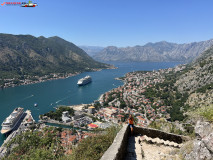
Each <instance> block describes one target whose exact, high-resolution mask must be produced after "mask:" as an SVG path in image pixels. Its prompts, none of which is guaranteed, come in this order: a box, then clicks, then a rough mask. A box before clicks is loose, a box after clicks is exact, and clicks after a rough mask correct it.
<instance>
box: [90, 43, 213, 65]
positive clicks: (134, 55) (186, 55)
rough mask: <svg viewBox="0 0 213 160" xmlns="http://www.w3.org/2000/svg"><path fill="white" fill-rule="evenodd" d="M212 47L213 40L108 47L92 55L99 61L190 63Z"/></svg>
mask: <svg viewBox="0 0 213 160" xmlns="http://www.w3.org/2000/svg"><path fill="white" fill-rule="evenodd" d="M212 45H213V40H208V41H202V42H193V43H187V44H176V43H169V42H165V41H162V42H157V43H148V44H146V45H144V46H135V47H126V48H117V47H115V46H109V47H106V48H105V49H103V50H102V51H100V52H99V53H97V54H96V55H94V56H93V57H94V59H96V60H99V61H153V62H163V61H186V62H188V61H191V60H193V59H194V58H195V57H197V56H199V55H200V54H201V53H202V52H203V51H205V50H206V49H208V48H209V47H210V46H212Z"/></svg>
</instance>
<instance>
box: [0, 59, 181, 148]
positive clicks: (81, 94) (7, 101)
mask: <svg viewBox="0 0 213 160" xmlns="http://www.w3.org/2000/svg"><path fill="white" fill-rule="evenodd" d="M177 64H178V63H171V62H169V63H150V62H149V63H148V62H147V63H146V62H144V63H125V64H124V63H115V64H114V65H115V66H116V67H118V69H112V70H110V69H106V70H102V71H99V72H85V73H82V74H78V75H76V76H73V77H69V78H65V79H58V80H54V81H46V82H43V83H36V84H30V85H24V86H17V87H13V88H5V89H3V90H0V99H1V101H0V106H1V112H0V122H1V123H2V122H3V121H4V119H5V118H6V117H7V116H8V115H9V114H10V113H11V112H12V111H13V110H14V108H15V107H18V106H21V107H23V108H24V109H25V110H31V112H32V116H33V118H34V119H35V121H36V122H38V120H39V115H41V114H44V113H47V112H49V111H51V110H52V111H54V110H55V108H57V107H58V106H63V105H64V106H76V105H77V106H76V107H75V108H76V109H77V108H78V107H80V106H78V105H79V104H80V105H81V104H90V103H92V102H94V100H98V99H99V97H100V96H101V95H102V94H104V93H105V92H107V91H109V90H111V89H113V88H117V86H121V85H123V82H122V81H118V80H115V78H116V77H122V76H124V75H125V74H126V73H127V72H131V71H136V70H150V71H152V70H153V69H155V70H157V69H160V68H168V67H173V66H175V65H177ZM87 75H90V76H91V77H92V80H93V82H92V83H90V84H88V85H85V86H82V87H78V85H77V82H78V80H79V79H81V78H83V77H85V76H87ZM35 103H37V107H35V106H34V104H35ZM4 140H5V136H4V135H2V134H0V145H1V144H2V143H3V142H4Z"/></svg>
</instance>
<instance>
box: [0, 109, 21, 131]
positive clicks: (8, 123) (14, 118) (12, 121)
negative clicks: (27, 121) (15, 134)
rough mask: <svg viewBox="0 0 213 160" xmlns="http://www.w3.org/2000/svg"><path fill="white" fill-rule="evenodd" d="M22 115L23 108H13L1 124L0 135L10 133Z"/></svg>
mask: <svg viewBox="0 0 213 160" xmlns="http://www.w3.org/2000/svg"><path fill="white" fill-rule="evenodd" d="M23 115H24V108H20V107H19V108H15V109H14V111H13V112H12V113H11V114H10V115H9V117H7V118H6V119H5V120H4V122H3V123H2V125H1V126H2V129H1V134H6V133H8V132H10V131H12V130H13V129H14V128H15V127H16V125H17V124H18V122H20V120H21V119H22V117H23Z"/></svg>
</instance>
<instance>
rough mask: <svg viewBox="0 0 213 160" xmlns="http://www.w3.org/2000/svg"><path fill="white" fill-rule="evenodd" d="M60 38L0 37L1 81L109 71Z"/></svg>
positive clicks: (4, 35) (104, 65)
mask: <svg viewBox="0 0 213 160" xmlns="http://www.w3.org/2000/svg"><path fill="white" fill-rule="evenodd" d="M106 67H107V65H106V64H103V63H99V62H97V61H95V60H93V59H92V58H91V57H90V56H88V55H87V54H86V52H85V51H83V50H82V49H80V48H79V47H77V46H76V45H74V44H73V43H71V42H68V41H65V40H64V39H62V38H59V37H50V38H45V37H38V38H36V37H33V36H31V35H11V34H0V77H1V78H10V77H14V76H15V75H17V76H19V75H38V76H40V75H44V74H49V73H65V72H67V73H75V72H83V71H90V70H93V69H97V68H106Z"/></svg>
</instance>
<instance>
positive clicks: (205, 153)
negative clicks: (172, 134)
mask: <svg viewBox="0 0 213 160" xmlns="http://www.w3.org/2000/svg"><path fill="white" fill-rule="evenodd" d="M212 158H213V157H212V155H211V153H210V152H209V150H208V149H207V148H206V147H205V144H204V143H203V142H202V141H199V140H195V141H194V148H193V151H192V152H191V153H190V154H187V155H186V156H185V159H186V160H192V159H194V160H212Z"/></svg>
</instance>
